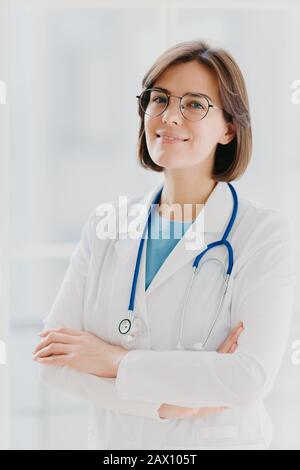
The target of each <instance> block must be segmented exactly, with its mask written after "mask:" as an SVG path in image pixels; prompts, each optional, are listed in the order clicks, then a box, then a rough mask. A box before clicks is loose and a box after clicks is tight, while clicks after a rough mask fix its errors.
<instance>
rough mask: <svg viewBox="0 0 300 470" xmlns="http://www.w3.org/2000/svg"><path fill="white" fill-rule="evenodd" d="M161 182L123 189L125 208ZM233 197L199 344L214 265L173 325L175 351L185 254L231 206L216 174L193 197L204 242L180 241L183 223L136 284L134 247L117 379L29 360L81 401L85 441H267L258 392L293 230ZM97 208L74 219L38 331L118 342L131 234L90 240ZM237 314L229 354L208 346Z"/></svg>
mask: <svg viewBox="0 0 300 470" xmlns="http://www.w3.org/2000/svg"><path fill="white" fill-rule="evenodd" d="M161 186H162V183H160V184H159V185H158V186H157V187H155V188H154V189H153V190H152V191H151V192H150V193H149V194H147V196H146V197H134V198H130V199H129V210H130V207H131V206H132V205H133V204H135V203H143V204H146V206H147V207H149V205H150V204H151V203H152V201H153V198H154V196H155V194H156V193H157V191H158V190H159V189H160V188H161ZM237 194H238V198H239V208H238V213H237V218H236V220H235V223H234V226H233V228H232V230H231V232H230V234H229V237H228V240H229V241H230V242H231V244H232V246H233V249H234V267H233V271H232V276H231V280H230V283H229V287H228V290H227V294H226V298H225V303H224V307H223V310H222V313H221V316H220V317H219V319H218V321H217V323H216V325H215V328H214V330H213V332H212V335H211V337H210V339H209V341H208V343H207V346H206V349H205V350H202V351H195V350H191V348H190V346H191V345H192V344H194V343H195V342H197V341H199V340H201V338H202V339H203V335H204V334H205V332H206V331H207V328H208V326H209V325H210V324H211V321H212V318H213V316H214V314H215V312H216V303H217V296H216V295H215V294H216V292H218V291H219V288H220V286H221V284H220V282H221V278H222V277H221V274H222V275H223V272H222V273H221V270H220V267H219V265H218V264H216V263H214V262H212V261H211V262H208V263H206V264H205V267H204V266H203V270H202V271H201V270H200V271H199V274H198V276H197V280H196V281H195V283H194V287H193V295H192V297H191V303H190V307H189V313H188V314H187V318H186V322H185V325H184V346H185V350H177V342H178V335H179V323H180V313H181V310H182V303H183V298H184V294H185V292H186V289H187V285H188V282H189V280H190V276H191V270H192V263H193V260H194V258H195V257H196V255H197V254H198V253H199V251H202V250H203V249H204V248H205V246H206V245H207V244H208V243H211V242H212V241H216V240H219V239H220V238H221V237H222V235H223V232H224V230H225V229H226V227H227V224H228V221H229V219H230V216H231V214H232V208H233V199H232V194H231V191H230V189H229V187H228V185H227V183H223V182H219V183H218V184H217V185H216V186H215V188H214V190H213V191H212V193H211V194H210V196H209V198H208V200H207V202H206V204H205V206H204V241H205V245H204V246H201V245H200V244H199V247H198V248H197V250H187V249H186V245H185V244H186V241H187V239H188V238H187V237H188V236H189V235H188V234H189V231H190V230H191V227H192V226H190V227H189V229H188V230H187V231H186V233H185V234H184V236H183V237H182V238H181V240H180V241H179V242H178V244H177V245H176V247H175V248H174V250H173V251H172V252H171V253H170V255H169V256H168V258H167V259H166V260H165V262H164V263H163V265H162V266H161V268H160V270H159V271H158V273H157V274H156V276H155V277H154V279H153V280H152V282H151V284H150V286H149V288H148V289H147V291H146V292H145V259H146V258H145V253H146V243H145V244H144V250H143V254H142V259H141V266H140V274H139V278H138V283H137V291H136V303H135V312H136V315H137V316H141V317H142V319H143V320H144V322H145V325H146V328H145V331H144V333H143V335H141V336H140V343H139V344H138V347H134V348H132V347H131V346H130V345H128V346H127V348H128V349H131V350H130V351H129V353H127V355H126V356H125V357H124V358H123V359H122V361H121V363H120V367H119V371H118V375H117V378H116V379H111V378H99V377H96V376H93V375H89V374H86V373H79V372H77V371H75V370H72V369H70V368H68V367H58V366H49V365H39V367H40V376H41V379H42V380H43V381H45V382H46V383H48V384H51V385H53V386H56V387H59V388H60V389H62V390H65V391H66V392H69V393H71V394H73V395H76V396H78V397H82V398H83V399H86V400H88V401H89V402H90V404H91V425H90V428H89V448H90V449H188V448H190V449H211V448H212V449H222V448H225V449H267V448H268V447H269V445H270V442H271V438H272V421H271V419H270V417H269V415H268V414H267V412H266V409H265V407H264V403H263V399H264V397H265V396H266V395H267V394H268V393H269V392H270V390H271V388H272V385H273V382H274V380H275V377H276V375H277V373H278V370H279V367H280V365H281V360H282V357H283V354H284V350H285V347H286V342H287V337H288V331H289V325H290V320H291V315H292V310H293V290H294V289H293V287H294V280H295V265H294V238H293V230H292V227H291V222H290V220H289V218H288V217H287V216H286V215H284V214H283V213H281V212H280V211H277V210H274V209H269V208H265V207H264V206H262V205H260V204H257V203H256V202H253V201H250V200H248V199H245V198H242V197H240V196H239V192H238V191H237ZM114 205H115V206H116V202H114ZM101 207H102V205H100V206H98V207H97V208H95V209H94V210H93V211H92V213H91V215H90V217H89V218H88V220H87V222H86V223H85V224H84V227H83V229H82V234H81V235H82V236H81V240H80V243H79V244H78V245H77V247H76V250H75V251H74V253H73V255H72V257H71V261H70V265H69V267H68V270H67V272H66V275H65V278H64V280H63V283H62V285H61V288H60V290H59V292H58V294H57V297H56V299H55V302H54V304H53V307H52V309H51V311H50V313H49V315H48V316H47V318H46V319H45V328H49V327H58V326H67V327H71V328H76V329H80V330H84V331H89V332H91V333H94V334H96V335H97V336H99V337H101V338H102V339H104V340H105V341H108V342H110V343H112V344H118V345H122V346H124V343H123V342H122V338H123V336H122V335H120V333H119V331H118V325H119V322H120V320H121V319H123V318H124V317H126V315H127V308H128V303H129V296H130V289H131V282H132V276H133V270H134V266H135V262H136V255H137V250H138V243H139V240H138V239H136V240H132V237H131V238H130V237H129V236H128V237H127V239H126V238H122V237H121V236H119V239H118V237H117V239H116V238H111V237H110V238H108V239H106V240H105V239H99V238H98V236H97V224H98V222H99V220H100V217H101V216H100V215H99V214H100V213H101ZM201 213H202V211H201V212H200V214H199V215H198V217H200V215H201ZM202 216H203V214H202ZM198 217H197V219H196V221H197V220H198ZM145 220H146V218H145ZM129 234H130V225H129V227H128V235H129ZM118 235H121V234H118ZM206 256H207V257H218V259H220V260H222V261H223V263H224V266H225V268H226V269H227V252H226V249H225V248H224V247H217V248H215V249H214V250H211V251H209V252H208V254H207V255H206ZM202 262H203V261H202ZM239 321H243V323H244V327H245V330H244V331H243V333H242V335H241V336H240V339H239V345H238V349H237V350H236V352H235V353H234V354H220V353H218V352H216V350H217V348H218V346H220V344H221V343H222V342H223V341H224V339H225V338H226V336H227V335H228V334H229V332H230V330H231V329H232V328H233V327H235V326H236V325H237V323H238V322H239ZM121 336H122V338H121ZM125 347H126V346H125ZM162 403H171V404H176V405H181V406H191V407H210V406H212V407H213V406H223V405H225V406H228V407H230V409H228V410H226V411H223V412H221V413H218V414H215V415H211V416H208V417H204V418H197V419H191V418H187V419H177V420H176V419H161V418H160V417H159V414H158V409H159V407H160V405H161V404H162Z"/></svg>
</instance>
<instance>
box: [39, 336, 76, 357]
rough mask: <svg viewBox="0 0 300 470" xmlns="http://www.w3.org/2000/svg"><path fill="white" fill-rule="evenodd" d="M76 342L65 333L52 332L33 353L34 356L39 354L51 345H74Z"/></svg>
mask: <svg viewBox="0 0 300 470" xmlns="http://www.w3.org/2000/svg"><path fill="white" fill-rule="evenodd" d="M75 342H76V338H74V336H71V335H67V334H64V333H57V332H56V331H51V332H50V333H49V334H48V335H47V337H46V338H45V339H44V340H43V341H41V342H40V343H39V344H38V345H37V346H36V347H35V348H34V350H33V351H32V353H33V354H35V353H37V352H38V351H40V350H41V349H43V348H45V347H46V346H48V345H49V344H51V343H61V344H73V343H75Z"/></svg>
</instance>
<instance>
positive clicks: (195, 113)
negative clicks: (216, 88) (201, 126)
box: [136, 87, 225, 121]
mask: <svg viewBox="0 0 300 470" xmlns="http://www.w3.org/2000/svg"><path fill="white" fill-rule="evenodd" d="M171 96H174V97H175V98H179V100H180V102H179V108H180V111H181V114H182V115H183V117H184V118H185V119H188V120H190V121H200V120H201V119H203V118H205V116H206V115H207V113H208V111H209V108H215V109H219V110H222V111H225V110H223V108H219V107H218V106H216V105H215V104H211V103H210V102H209V99H208V97H207V96H206V95H203V94H201V93H186V94H185V95H183V96H176V95H171V94H170V93H167V92H166V91H164V90H162V89H160V88H156V87H154V88H147V89H146V90H144V91H143V92H142V93H141V94H140V95H138V96H136V98H138V99H139V106H140V108H141V110H142V111H143V112H144V113H145V114H147V115H148V116H151V117H157V116H160V115H161V114H162V113H163V112H164V111H165V110H166V109H167V107H168V105H169V102H170V97H171Z"/></svg>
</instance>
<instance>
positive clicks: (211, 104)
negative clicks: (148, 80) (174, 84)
mask: <svg viewBox="0 0 300 470" xmlns="http://www.w3.org/2000/svg"><path fill="white" fill-rule="evenodd" d="M148 90H156V91H161V92H163V93H165V95H166V96H167V99H168V101H167V105H166V107H165V109H164V110H163V111H161V112H160V113H159V114H157V115H156V116H152V115H151V114H148V113H146V111H144V110H143V108H142V105H141V101H142V99H141V97H142V96H143V93H145V92H146V91H148ZM186 95H194V96H199V97H201V98H205V99H206V101H207V103H208V107H207V111H206V113H205V114H204V116H203V117H202V118H200V119H189V118H187V117H186V116H185V115H184V114H183V112H182V109H181V102H182V98H184V97H185V96H186ZM171 96H174V97H175V98H178V99H179V109H180V112H181V114H182V116H183V117H184V119H187V120H188V121H192V122H195V121H202V119H204V118H205V117H206V116H207V115H208V112H209V109H210V108H215V109H218V110H220V111H224V112H225V113H227V111H226V110H225V109H224V108H220V107H219V106H217V105H215V104H214V103H210V101H209V98H208V97H207V96H206V95H205V94H203V93H193V92H187V93H185V94H184V95H182V96H177V95H173V94H171V93H168V92H167V91H166V90H164V89H163V88H160V87H151V88H146V89H145V90H143V91H142V93H141V94H140V95H137V96H136V98H138V100H139V106H140V109H141V110H142V112H143V113H144V114H147V116H150V117H158V116H161V115H162V114H163V113H164V112H165V111H166V109H167V108H168V106H169V104H170V97H171ZM227 114H228V113H227Z"/></svg>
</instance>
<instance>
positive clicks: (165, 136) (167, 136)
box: [156, 132, 189, 142]
mask: <svg viewBox="0 0 300 470" xmlns="http://www.w3.org/2000/svg"><path fill="white" fill-rule="evenodd" d="M156 137H157V138H161V139H162V140H165V141H168V142H186V141H187V140H189V139H188V138H187V137H184V136H180V135H179V134H173V133H171V132H157V133H156Z"/></svg>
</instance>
